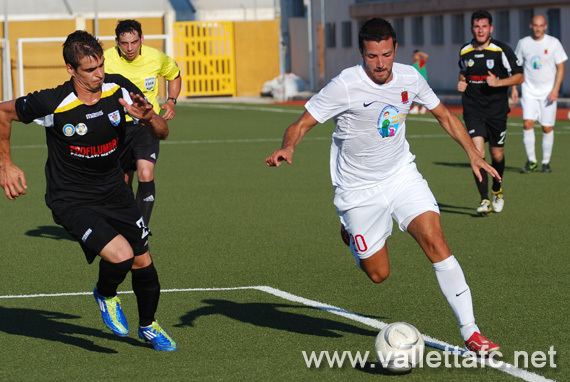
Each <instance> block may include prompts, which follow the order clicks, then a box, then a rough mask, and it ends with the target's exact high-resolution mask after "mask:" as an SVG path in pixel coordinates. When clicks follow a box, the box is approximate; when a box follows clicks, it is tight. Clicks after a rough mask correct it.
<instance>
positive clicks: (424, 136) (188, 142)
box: [11, 127, 570, 149]
mask: <svg viewBox="0 0 570 382" xmlns="http://www.w3.org/2000/svg"><path fill="white" fill-rule="evenodd" d="M569 128H570V127H569ZM556 134H563V135H567V134H570V131H557V132H556ZM507 135H508V136H514V135H518V136H521V135H522V131H521V132H513V133H507ZM406 138H407V139H442V138H444V139H447V138H450V137H449V135H447V134H445V133H439V134H407V135H406ZM331 139H332V138H331V137H330V136H326V137H311V136H308V137H304V138H303V141H304V142H305V141H329V142H330V140H331ZM282 140H283V138H236V139H192V140H180V141H174V140H172V141H163V142H161V144H162V145H204V144H206V145H208V144H226V143H264V142H281V141H282ZM46 147H47V146H46V145H13V146H12V147H11V148H12V149H44V148H46Z"/></svg>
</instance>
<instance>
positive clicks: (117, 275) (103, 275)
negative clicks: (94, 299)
mask: <svg viewBox="0 0 570 382" xmlns="http://www.w3.org/2000/svg"><path fill="white" fill-rule="evenodd" d="M133 261H134V257H131V258H130V259H129V260H125V261H122V262H120V263H110V262H108V261H105V260H103V259H101V261H99V280H98V281H97V292H98V293H99V294H100V295H101V296H103V297H115V296H116V295H117V288H118V287H119V284H121V283H122V282H123V280H125V277H126V276H127V273H129V271H130V270H131V267H132V266H133Z"/></svg>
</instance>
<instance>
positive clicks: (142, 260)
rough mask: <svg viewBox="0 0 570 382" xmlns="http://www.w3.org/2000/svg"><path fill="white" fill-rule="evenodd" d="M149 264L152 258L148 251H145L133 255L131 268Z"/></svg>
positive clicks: (143, 266) (144, 266)
mask: <svg viewBox="0 0 570 382" xmlns="http://www.w3.org/2000/svg"><path fill="white" fill-rule="evenodd" d="M150 264H152V258H151V257H150V253H149V252H146V253H144V254H142V255H140V256H135V257H134V262H133V267H132V268H133V269H140V268H146V267H148V266H149V265H150Z"/></svg>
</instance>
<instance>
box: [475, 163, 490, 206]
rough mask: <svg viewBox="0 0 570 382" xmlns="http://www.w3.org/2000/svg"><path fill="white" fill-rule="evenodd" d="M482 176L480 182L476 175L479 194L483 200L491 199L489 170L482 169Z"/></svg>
mask: <svg viewBox="0 0 570 382" xmlns="http://www.w3.org/2000/svg"><path fill="white" fill-rule="evenodd" d="M481 177H482V178H483V180H482V181H481V182H479V179H477V177H475V183H476V184H477V189H478V190H479V195H481V200H483V199H489V182H488V180H487V171H485V170H483V169H481Z"/></svg>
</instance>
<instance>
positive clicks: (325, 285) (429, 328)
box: [0, 104, 570, 381]
mask: <svg viewBox="0 0 570 382" xmlns="http://www.w3.org/2000/svg"><path fill="white" fill-rule="evenodd" d="M267 108H269V109H270V110H271V111H267ZM177 112H178V114H177V117H176V119H175V121H173V122H172V123H171V134H170V137H169V139H168V140H167V141H166V142H164V143H163V144H162V145H161V152H160V160H159V162H158V167H157V202H156V204H155V209H154V213H153V218H152V221H151V229H152V232H153V236H152V238H151V251H152V252H153V253H154V255H153V256H154V260H155V263H156V265H157V269H158V271H159V275H160V277H161V284H162V288H163V289H174V288H221V287H239V286H256V285H267V286H271V287H273V288H277V289H279V290H282V291H285V292H288V293H292V294H294V295H297V296H301V297H304V298H307V299H311V300H317V301H320V302H323V303H326V304H331V305H334V306H337V307H341V308H343V309H346V310H348V311H350V312H355V313H357V314H358V315H360V316H364V317H370V318H373V319H376V320H379V321H383V322H395V321H406V322H410V323H412V324H413V325H415V326H416V327H418V329H419V330H420V331H421V332H422V333H425V334H427V335H429V336H432V337H434V338H437V339H439V340H442V341H446V342H449V343H451V344H457V345H459V344H460V342H461V341H460V337H459V333H458V330H457V327H456V324H455V319H454V317H453V314H452V312H451V310H450V309H449V307H448V306H447V303H446V302H445V300H444V298H443V296H442V295H441V292H440V290H439V287H438V285H437V282H436V279H435V276H434V273H433V270H432V268H431V265H430V264H429V262H428V260H427V259H426V258H425V256H424V255H423V254H422V252H421V250H420V248H419V246H418V245H417V244H416V243H415V242H414V240H413V239H412V238H411V237H410V236H409V235H407V234H405V233H402V232H399V231H398V229H397V228H395V230H394V232H393V236H392V237H391V239H390V240H389V247H390V254H391V257H390V258H391V263H392V274H391V277H390V278H389V279H388V280H387V281H386V282H385V283H383V284H381V285H374V284H373V283H371V282H370V281H368V279H367V277H366V276H365V275H364V273H362V272H361V271H359V270H358V269H357V268H356V267H355V265H354V261H353V259H352V256H351V255H350V254H349V252H348V250H347V249H346V247H345V246H344V245H343V244H342V242H341V240H340V236H339V234H338V230H339V223H338V218H337V217H336V214H335V211H334V207H333V205H332V190H331V186H330V179H329V170H328V160H329V158H328V151H329V147H330V134H331V131H332V128H333V125H332V123H330V122H329V123H327V124H325V125H320V126H317V127H315V128H314V129H313V130H312V131H311V132H310V133H309V134H308V135H307V136H306V139H305V141H303V142H302V143H301V145H300V146H299V147H298V149H297V151H296V155H295V158H294V164H293V165H292V166H281V167H280V168H278V169H275V168H267V167H266V166H265V164H264V159H265V157H266V156H267V155H268V154H269V153H270V152H271V151H273V150H274V149H275V148H277V147H278V146H279V144H280V141H281V137H282V134H283V131H284V129H285V127H286V126H287V125H288V124H289V123H291V122H292V121H293V120H295V119H296V118H297V116H298V114H299V113H300V112H301V109H300V108H295V107H285V106H280V107H275V106H253V105H222V104H220V105H202V104H193V105H190V106H188V105H180V106H179V107H178V109H177ZM520 125H521V123H520V120H516V119H511V120H510V126H509V135H508V138H507V145H506V158H507V169H506V171H505V176H504V178H505V179H504V189H505V201H506V203H505V209H504V211H503V212H502V213H501V214H493V215H491V216H488V217H485V218H480V217H476V216H474V209H475V207H476V205H477V204H478V202H479V200H478V195H477V192H476V189H475V185H474V182H473V177H472V175H471V172H470V169H469V166H468V162H467V159H466V156H465V155H464V153H463V152H462V150H461V149H460V148H459V147H458V146H457V144H455V143H454V142H453V141H452V139H451V138H449V137H447V136H446V135H445V133H444V132H443V130H442V129H441V128H440V127H439V126H438V125H437V124H436V123H434V120H433V119H431V118H429V117H423V116H415V117H410V118H409V120H408V140H409V142H410V145H411V148H412V152H413V153H414V154H415V155H416V156H417V160H416V161H417V164H418V167H419V169H420V171H421V172H422V173H423V174H424V176H425V177H426V178H427V180H428V182H429V184H430V187H431V188H432V191H433V192H434V194H435V196H436V198H437V199H438V202H439V203H440V207H441V210H442V220H443V227H444V231H445V234H446V237H447V239H448V241H449V244H450V246H451V248H452V251H453V253H454V254H455V255H456V256H457V257H458V259H459V261H460V263H461V265H462V267H463V270H464V272H465V274H466V277H467V280H468V283H469V284H470V287H471V290H472V295H473V299H474V305H475V314H476V318H477V321H478V324H479V325H480V327H481V328H482V329H483V330H484V332H485V333H486V334H487V335H488V336H489V337H490V338H492V339H493V340H496V341H497V342H499V343H501V344H502V345H503V354H504V360H505V361H507V362H509V363H512V362H513V361H514V356H513V354H514V351H517V350H518V351H528V352H532V351H547V350H548V349H549V347H550V346H554V348H555V350H556V351H557V352H558V355H557V357H556V363H557V367H556V368H543V369H535V368H530V369H529V371H531V372H533V373H536V374H538V375H540V376H544V377H546V378H549V379H555V380H560V381H562V380H567V379H568V378H569V377H570V373H569V368H570V361H569V360H570V358H569V357H568V354H569V353H570V345H569V335H568V333H569V331H568V323H567V319H568V316H569V314H570V308H569V304H568V302H567V294H568V291H569V290H570V277H568V270H569V266H568V264H570V263H569V260H568V248H569V247H570V231H569V230H568V211H569V206H570V192H568V191H569V190H570V165H569V161H568V154H567V152H568V148H569V147H570V127H569V126H570V124H569V123H568V121H561V122H560V123H559V125H558V126H557V128H556V129H557V135H556V139H555V146H554V155H553V159H552V162H551V163H552V169H553V172H552V173H551V174H541V173H540V174H528V175H522V174H519V171H518V170H519V168H520V167H521V166H522V164H523V163H524V160H525V158H524V151H523V147H522V134H521V127H520ZM540 141H541V138H540V134H537V151H538V152H539V153H540V146H539V145H540ZM44 142H45V138H44V132H43V128H41V127H39V126H36V125H33V124H32V125H27V126H24V125H21V124H16V125H15V126H14V128H13V130H12V144H13V149H12V157H13V160H14V162H15V163H16V164H18V165H19V166H20V167H21V168H22V169H23V170H24V171H25V172H26V175H27V180H28V193H27V195H25V196H24V197H22V198H20V199H19V200H16V201H8V200H6V199H4V198H2V200H0V222H1V224H0V228H1V229H0V243H1V245H2V251H1V252H2V253H1V255H0V296H1V298H0V343H1V344H2V346H1V348H0V359H1V360H2V362H1V365H0V380H6V381H12V380H30V381H31V380H34V381H36V380H74V379H81V380H94V381H95V380H104V379H113V380H141V379H145V380H169V381H170V380H184V381H187V380H199V381H218V380H227V381H230V380H231V381H234V380H255V381H266V380H277V381H291V380H311V381H345V380H358V381H360V380H362V381H367V380H370V381H378V380H398V381H442V380H448V381H458V380H461V381H490V380H491V381H516V380H521V379H519V378H516V377H513V376H511V375H508V374H506V373H503V372H501V371H498V370H494V369H491V368H488V367H487V368H470V369H467V368H452V369H445V368H443V367H442V368H437V369H429V368H422V369H417V370H414V371H413V372H412V373H410V374H407V375H403V376H398V377H392V376H386V375H383V374H380V373H377V372H375V371H374V370H372V369H370V367H365V368H352V367H350V366H348V365H345V366H344V367H343V368H338V367H335V368H329V367H326V366H322V367H321V368H319V369H316V368H311V369H309V368H307V367H306V366H305V362H304V360H303V356H302V353H301V352H302V351H308V352H310V351H321V350H339V351H344V350H348V351H354V352H356V351H361V352H365V351H367V350H368V351H372V349H373V343H374V337H375V335H376V333H377V329H375V328H373V327H370V326H367V325H365V324H363V323H361V322H357V321H354V320H351V319H348V318H344V317H340V316H338V315H335V314H332V313H331V312H328V311H322V310H319V309H315V308H313V307H311V306H308V305H305V304H303V303H299V302H294V301H289V300H286V299H282V298H280V297H278V296H275V295H271V294H268V293H264V292H262V291H259V290H253V289H241V290H227V291H224V290H193V291H181V292H171V293H163V294H162V296H161V302H160V306H159V311H158V315H157V318H158V320H159V322H160V323H161V324H162V325H163V326H164V327H165V328H166V329H167V330H168V331H169V333H170V334H172V336H173V337H174V338H175V339H176V341H177V342H178V344H179V351H177V352H175V353H173V354H159V353H156V352H154V351H153V350H151V349H150V348H149V347H147V346H145V345H143V344H142V343H141V342H140V341H139V340H138V339H137V338H136V321H137V314H136V302H135V299H134V296H133V295H132V294H125V295H122V297H121V298H122V300H123V306H124V307H125V311H126V314H127V317H128V319H129V320H130V323H131V335H130V337H128V338H124V339H121V338H115V337H113V336H112V334H111V333H110V332H109V331H107V330H106V329H105V328H104V327H103V324H102V322H101V320H100V317H99V312H98V310H97V307H96V305H95V303H94V301H93V299H92V297H91V296H89V295H73V296H59V297H54V296H46V297H34V298H6V296H9V295H28V294H38V293H45V294H52V293H74V292H89V291H90V290H92V288H93V285H94V283H95V280H96V275H97V271H98V267H97V266H96V265H92V266H88V265H87V264H86V262H85V260H84V258H83V254H82V252H81V250H80V248H79V245H78V244H77V243H75V242H73V241H72V240H70V239H69V237H68V236H67V235H66V233H65V231H64V230H63V229H62V228H60V227H59V226H57V225H55V223H53V221H52V218H51V214H50V211H49V210H48V208H47V207H46V206H45V204H44V201H43V195H44V189H45V180H44V169H43V167H44V162H45V157H46V152H47V151H46V148H45V144H44ZM121 290H123V291H128V290H131V286H130V277H128V278H127V281H126V282H125V283H124V284H123V285H122V286H121ZM133 329H135V330H133ZM427 350H430V349H427ZM371 361H373V362H374V361H375V359H371Z"/></svg>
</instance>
